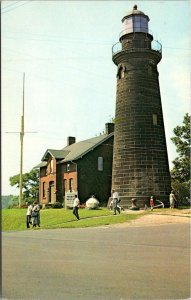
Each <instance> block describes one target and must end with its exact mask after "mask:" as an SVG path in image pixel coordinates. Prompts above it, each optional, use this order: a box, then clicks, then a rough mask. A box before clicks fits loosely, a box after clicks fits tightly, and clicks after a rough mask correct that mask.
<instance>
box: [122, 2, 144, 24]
mask: <svg viewBox="0 0 191 300" xmlns="http://www.w3.org/2000/svg"><path fill="white" fill-rule="evenodd" d="M132 15H142V16H144V17H145V18H147V20H148V21H149V17H148V16H147V15H145V14H144V12H142V11H141V10H138V9H137V5H134V6H133V9H132V10H131V11H129V12H128V13H127V14H126V15H125V16H124V17H123V19H122V22H123V21H124V19H126V18H129V17H130V16H132Z"/></svg>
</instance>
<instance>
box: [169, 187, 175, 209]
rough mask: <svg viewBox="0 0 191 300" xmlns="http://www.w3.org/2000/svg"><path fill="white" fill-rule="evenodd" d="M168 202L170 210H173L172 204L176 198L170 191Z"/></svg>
mask: <svg viewBox="0 0 191 300" xmlns="http://www.w3.org/2000/svg"><path fill="white" fill-rule="evenodd" d="M169 201H170V208H174V204H175V201H176V197H175V195H174V192H173V191H171V193H170V195H169Z"/></svg>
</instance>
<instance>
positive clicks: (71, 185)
mask: <svg viewBox="0 0 191 300" xmlns="http://www.w3.org/2000/svg"><path fill="white" fill-rule="evenodd" d="M69 190H70V192H72V191H73V178H70V179H69Z"/></svg>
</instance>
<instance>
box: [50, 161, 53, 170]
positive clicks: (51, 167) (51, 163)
mask: <svg viewBox="0 0 191 300" xmlns="http://www.w3.org/2000/svg"><path fill="white" fill-rule="evenodd" d="M50 173H53V159H51V161H50Z"/></svg>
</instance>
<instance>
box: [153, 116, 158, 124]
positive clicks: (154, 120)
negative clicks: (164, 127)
mask: <svg viewBox="0 0 191 300" xmlns="http://www.w3.org/2000/svg"><path fill="white" fill-rule="evenodd" d="M157 124H158V120H157V115H156V114H153V125H157Z"/></svg>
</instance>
